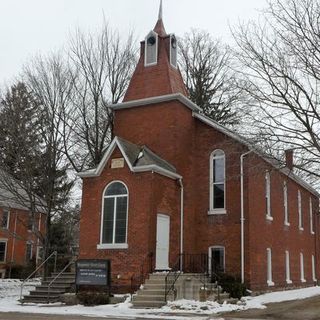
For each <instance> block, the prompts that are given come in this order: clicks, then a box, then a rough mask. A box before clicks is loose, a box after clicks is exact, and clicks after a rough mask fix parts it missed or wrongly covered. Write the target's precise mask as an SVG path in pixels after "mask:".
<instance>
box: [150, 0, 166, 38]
mask: <svg viewBox="0 0 320 320" xmlns="http://www.w3.org/2000/svg"><path fill="white" fill-rule="evenodd" d="M162 18H163V7H162V0H160V6H159V15H158V21H157V23H156V25H155V27H154V29H153V31H155V32H156V33H157V34H158V35H159V36H160V37H165V36H166V35H167V32H166V29H165V28H164V25H163V20H162Z"/></svg>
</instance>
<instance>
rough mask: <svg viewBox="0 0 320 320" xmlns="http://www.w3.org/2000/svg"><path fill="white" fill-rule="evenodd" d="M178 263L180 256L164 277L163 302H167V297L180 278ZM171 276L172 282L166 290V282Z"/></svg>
mask: <svg viewBox="0 0 320 320" xmlns="http://www.w3.org/2000/svg"><path fill="white" fill-rule="evenodd" d="M180 262H181V254H179V256H178V258H177V261H176V263H175V264H174V266H173V268H172V269H171V270H170V271H169V272H168V274H167V275H166V277H165V295H164V299H165V302H167V298H168V295H169V293H170V292H171V291H174V287H175V283H176V282H177V280H178V278H179V277H180V275H181V273H182V271H181V270H180ZM177 269H178V270H177ZM171 275H173V281H172V283H171V285H170V287H169V288H168V285H169V284H168V280H169V277H170V276H171Z"/></svg>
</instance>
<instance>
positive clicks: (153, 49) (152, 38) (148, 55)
mask: <svg viewBox="0 0 320 320" xmlns="http://www.w3.org/2000/svg"><path fill="white" fill-rule="evenodd" d="M144 55H145V57H144V65H145V66H153V65H155V64H157V62H158V34H157V33H156V32H154V31H150V33H149V34H148V35H147V36H146V39H145V52H144Z"/></svg>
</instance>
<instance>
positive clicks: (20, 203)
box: [0, 169, 45, 213]
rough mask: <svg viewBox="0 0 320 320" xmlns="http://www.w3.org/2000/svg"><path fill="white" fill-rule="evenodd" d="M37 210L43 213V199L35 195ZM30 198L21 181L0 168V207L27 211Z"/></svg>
mask: <svg viewBox="0 0 320 320" xmlns="http://www.w3.org/2000/svg"><path fill="white" fill-rule="evenodd" d="M36 201H37V207H36V209H37V212H41V213H45V210H44V207H45V201H44V200H43V199H41V198H40V197H38V196H36ZM29 205H30V200H29V196H28V194H27V192H26V190H25V189H24V188H23V186H22V185H21V183H19V181H18V180H17V179H15V178H14V177H12V176H11V175H10V174H9V173H7V172H6V171H4V170H2V169H0V207H6V208H14V209H19V210H27V211H29V210H30V208H29Z"/></svg>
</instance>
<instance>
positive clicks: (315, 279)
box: [311, 255, 317, 282]
mask: <svg viewBox="0 0 320 320" xmlns="http://www.w3.org/2000/svg"><path fill="white" fill-rule="evenodd" d="M311 263H312V280H313V281H314V282H315V281H317V276H316V263H315V260H314V255H312V257H311Z"/></svg>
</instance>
